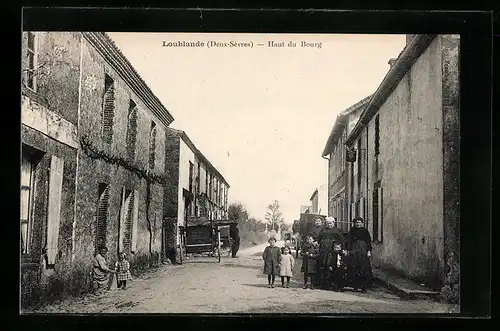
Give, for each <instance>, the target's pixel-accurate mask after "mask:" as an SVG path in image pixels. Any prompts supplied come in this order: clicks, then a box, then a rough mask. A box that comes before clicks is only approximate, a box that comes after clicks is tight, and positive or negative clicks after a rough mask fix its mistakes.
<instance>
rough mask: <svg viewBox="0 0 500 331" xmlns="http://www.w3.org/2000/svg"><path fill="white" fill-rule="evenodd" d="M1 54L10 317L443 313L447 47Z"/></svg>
mask: <svg viewBox="0 0 500 331" xmlns="http://www.w3.org/2000/svg"><path fill="white" fill-rule="evenodd" d="M22 38H23V40H22V93H21V110H20V111H21V121H22V123H21V143H22V162H21V194H20V199H21V210H20V229H21V236H20V250H21V261H20V276H21V282H20V298H21V308H20V310H21V312H22V313H78V314H85V313H92V314H95V313H218V314H220V313H241V314H246V313H252V314H256V313H262V314H266V313H322V314H346V313H373V314H377V313H401V314H408V313H443V314H448V313H452V312H455V313H456V312H459V311H460V307H459V296H460V281H459V280H460V277H459V276H460V268H459V265H460V264H459V261H460V259H459V257H460V248H459V244H458V243H459V240H458V239H459V224H460V223H459V222H460V217H459V215H460V212H459V209H458V208H459V194H458V193H459V192H458V187H459V176H458V164H459V163H458V162H459V157H460V148H459V137H460V121H459V112H460V81H459V59H460V36H459V35H452V34H437V35H436V34H433V35H428V34H291V33H289V34H287V33H280V34H271V33H167V32H164V33H163V32H161V33H160V32H154V33H153V32H151V33H145V32H141V33H139V32H89V31H80V32H79V31H71V32H69V31H68V32H64V31H38V30H36V31H31V30H26V31H23V34H22ZM401 298H403V299H405V300H403V301H402V300H401Z"/></svg>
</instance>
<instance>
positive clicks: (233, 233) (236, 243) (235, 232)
mask: <svg viewBox="0 0 500 331" xmlns="http://www.w3.org/2000/svg"><path fill="white" fill-rule="evenodd" d="M229 236H230V237H231V240H232V246H231V253H232V256H231V257H237V256H236V253H238V250H239V249H240V230H239V229H238V223H233V224H231V226H230V227H229Z"/></svg>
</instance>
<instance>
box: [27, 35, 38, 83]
mask: <svg viewBox="0 0 500 331" xmlns="http://www.w3.org/2000/svg"><path fill="white" fill-rule="evenodd" d="M27 57H28V68H27V74H26V85H27V86H28V87H29V88H30V89H32V90H35V89H36V81H35V80H36V74H35V70H36V69H35V66H36V46H35V33H34V32H28V52H27Z"/></svg>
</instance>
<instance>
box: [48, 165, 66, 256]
mask: <svg viewBox="0 0 500 331" xmlns="http://www.w3.org/2000/svg"><path fill="white" fill-rule="evenodd" d="M63 171H64V160H63V159H61V158H58V157H57V156H52V159H51V160H50V178H49V196H48V207H49V208H48V211H47V264H49V265H53V264H55V263H56V257H57V253H58V248H57V244H58V239H59V224H60V221H61V193H62V179H63Z"/></svg>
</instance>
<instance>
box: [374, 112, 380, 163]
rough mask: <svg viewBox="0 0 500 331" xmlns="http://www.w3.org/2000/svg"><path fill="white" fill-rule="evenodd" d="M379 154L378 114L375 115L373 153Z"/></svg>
mask: <svg viewBox="0 0 500 331" xmlns="http://www.w3.org/2000/svg"><path fill="white" fill-rule="evenodd" d="M379 154H380V116H379V114H377V116H376V117H375V155H379Z"/></svg>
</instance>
